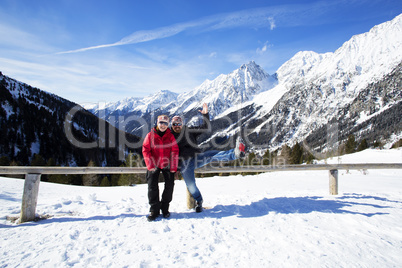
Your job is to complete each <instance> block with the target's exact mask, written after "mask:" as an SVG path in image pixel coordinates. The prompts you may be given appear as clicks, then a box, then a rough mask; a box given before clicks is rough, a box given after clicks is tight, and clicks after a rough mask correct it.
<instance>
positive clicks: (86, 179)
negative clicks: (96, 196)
mask: <svg viewBox="0 0 402 268" xmlns="http://www.w3.org/2000/svg"><path fill="white" fill-rule="evenodd" d="M94 166H95V162H94V161H92V160H91V161H89V163H88V167H94ZM82 184H83V185H84V186H99V181H98V175H97V174H85V175H84V176H83V177H82Z"/></svg>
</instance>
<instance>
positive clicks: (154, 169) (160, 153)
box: [142, 103, 245, 221]
mask: <svg viewBox="0 0 402 268" xmlns="http://www.w3.org/2000/svg"><path fill="white" fill-rule="evenodd" d="M200 113H201V114H202V116H203V123H202V125H200V126H196V127H188V126H183V119H182V118H181V117H180V116H174V117H173V118H172V123H171V128H170V129H169V117H168V116H166V115H160V116H158V120H157V124H156V126H155V127H154V128H152V130H151V131H150V132H149V133H148V134H147V135H146V137H145V139H144V143H143V146H142V153H143V156H144V160H145V164H146V166H147V175H146V178H147V183H148V201H149V204H150V206H151V207H150V214H149V215H148V217H147V218H148V220H149V221H154V220H155V219H156V218H157V217H158V216H159V215H160V211H162V215H163V217H165V218H168V217H169V216H170V212H169V204H170V202H171V201H172V196H173V188H174V179H175V176H176V175H178V173H179V172H180V173H181V174H182V176H183V179H184V181H185V183H186V186H187V189H188V191H189V192H190V194H191V195H192V196H193V198H194V200H195V201H196V208H195V210H196V212H202V202H203V198H202V195H201V192H200V190H199V189H198V187H197V185H196V183H195V174H194V170H195V169H196V168H200V167H202V166H205V165H206V164H208V163H211V162H215V161H231V160H236V159H238V158H240V157H244V149H245V146H244V144H243V143H242V142H241V141H240V139H237V141H236V147H235V149H232V150H229V151H216V150H211V151H206V152H201V149H200V148H199V146H198V144H197V138H198V136H199V135H201V134H202V133H205V132H207V131H208V130H209V126H210V121H209V113H208V105H207V104H206V103H204V104H203V107H202V110H200ZM160 172H162V174H163V177H164V179H165V188H164V191H163V193H162V198H161V200H160V199H159V186H158V183H159V174H160Z"/></svg>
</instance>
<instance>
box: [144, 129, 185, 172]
mask: <svg viewBox="0 0 402 268" xmlns="http://www.w3.org/2000/svg"><path fill="white" fill-rule="evenodd" d="M142 154H143V156H144V160H145V164H146V165H147V169H148V170H151V169H153V168H156V167H158V168H161V169H163V168H166V167H168V166H170V172H176V171H177V165H178V161H179V147H178V146H177V143H176V139H175V138H174V136H173V134H172V133H171V132H170V129H166V131H165V134H164V135H163V136H162V137H161V136H159V135H158V133H157V131H156V129H155V128H153V129H152V130H151V131H150V132H149V133H148V134H147V136H145V139H144V143H143V144H142Z"/></svg>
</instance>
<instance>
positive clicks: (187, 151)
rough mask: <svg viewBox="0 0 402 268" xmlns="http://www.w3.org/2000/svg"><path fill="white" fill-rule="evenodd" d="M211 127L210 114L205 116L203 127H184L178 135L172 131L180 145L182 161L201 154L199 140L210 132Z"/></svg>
mask: <svg viewBox="0 0 402 268" xmlns="http://www.w3.org/2000/svg"><path fill="white" fill-rule="evenodd" d="M209 126H210V121H209V114H203V123H202V125H200V126H195V127H188V126H183V128H182V130H181V132H180V133H176V132H174V131H173V130H171V132H172V133H173V136H174V137H175V138H176V142H177V145H179V157H180V160H186V159H189V158H191V157H194V156H195V154H197V153H200V152H201V149H200V148H199V146H198V142H197V138H198V136H200V135H201V134H203V133H206V132H208V131H209Z"/></svg>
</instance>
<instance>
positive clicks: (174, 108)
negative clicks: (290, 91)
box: [85, 61, 277, 125]
mask: <svg viewBox="0 0 402 268" xmlns="http://www.w3.org/2000/svg"><path fill="white" fill-rule="evenodd" d="M276 84H277V79H276V77H275V76H270V75H268V74H267V73H266V72H265V71H264V70H263V69H262V68H261V67H260V66H259V65H257V64H256V63H255V62H253V61H251V62H250V63H248V64H244V65H242V66H241V67H240V68H239V69H237V70H235V71H233V72H231V73H230V74H228V75H224V74H222V75H220V76H218V77H217V78H216V79H215V80H213V81H210V80H206V81H205V82H204V83H202V84H201V85H200V86H198V87H196V88H195V89H194V90H192V91H190V92H186V93H182V94H177V93H174V92H171V91H168V90H163V91H160V92H158V93H156V94H153V95H150V96H147V97H145V98H143V99H140V98H128V99H125V100H122V101H119V102H117V103H108V104H106V105H105V107H103V108H102V107H99V105H87V106H85V108H86V109H87V110H89V111H91V112H92V113H94V114H96V115H99V114H102V113H104V116H105V118H106V120H108V121H109V122H111V123H112V124H114V125H116V124H118V121H117V120H116V121H113V119H115V118H116V115H126V116H127V115H136V116H139V117H147V114H149V113H150V112H156V113H157V114H161V113H167V114H169V115H175V114H181V115H186V117H187V116H188V115H189V114H191V115H195V114H196V112H195V111H197V110H198V109H199V108H200V107H201V106H202V103H204V102H205V103H208V106H209V111H210V116H211V118H214V117H215V116H218V115H220V114H221V113H223V112H224V111H226V110H227V109H229V108H232V107H236V106H239V105H240V106H241V105H242V103H244V102H246V101H249V100H251V99H252V97H253V96H254V95H255V94H258V93H260V92H262V91H265V90H268V89H270V88H272V87H274V86H275V85H276ZM240 106H239V107H240ZM102 109H103V110H102ZM100 112H101V113H100Z"/></svg>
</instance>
